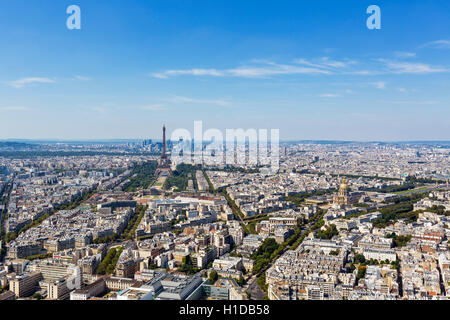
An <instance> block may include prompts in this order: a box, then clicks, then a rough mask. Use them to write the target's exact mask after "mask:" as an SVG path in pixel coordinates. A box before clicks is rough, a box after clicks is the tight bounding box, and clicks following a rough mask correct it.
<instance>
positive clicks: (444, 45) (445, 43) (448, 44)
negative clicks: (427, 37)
mask: <svg viewBox="0 0 450 320" xmlns="http://www.w3.org/2000/svg"><path fill="white" fill-rule="evenodd" d="M421 47H422V48H425V47H430V48H436V49H450V40H436V41H431V42H427V43H425V44H423V45H422V46H421Z"/></svg>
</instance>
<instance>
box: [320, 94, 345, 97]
mask: <svg viewBox="0 0 450 320" xmlns="http://www.w3.org/2000/svg"><path fill="white" fill-rule="evenodd" d="M319 97H321V98H339V97H341V95H340V94H335V93H324V94H320V95H319Z"/></svg>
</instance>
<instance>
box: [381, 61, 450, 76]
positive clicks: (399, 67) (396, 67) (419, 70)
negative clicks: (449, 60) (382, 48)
mask: <svg viewBox="0 0 450 320" xmlns="http://www.w3.org/2000/svg"><path fill="white" fill-rule="evenodd" d="M379 61H380V62H383V63H385V64H386V66H387V67H388V68H389V69H390V71H392V72H393V73H396V74H404V73H406V74H426V73H439V72H448V71H449V70H448V69H446V68H443V67H438V66H432V65H429V64H425V63H410V62H394V61H388V60H384V59H379Z"/></svg>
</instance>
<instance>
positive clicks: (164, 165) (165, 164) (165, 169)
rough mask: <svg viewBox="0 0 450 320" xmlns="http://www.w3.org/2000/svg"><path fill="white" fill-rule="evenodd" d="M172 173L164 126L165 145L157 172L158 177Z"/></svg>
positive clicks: (164, 127)
mask: <svg viewBox="0 0 450 320" xmlns="http://www.w3.org/2000/svg"><path fill="white" fill-rule="evenodd" d="M171 173H172V170H171V169H170V160H169V158H168V157H167V149H166V126H165V125H164V126H163V143H162V153H161V158H160V159H159V162H158V169H157V170H156V173H155V174H156V176H168V175H170V174H171Z"/></svg>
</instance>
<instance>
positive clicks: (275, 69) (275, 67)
mask: <svg viewBox="0 0 450 320" xmlns="http://www.w3.org/2000/svg"><path fill="white" fill-rule="evenodd" d="M396 54H397V56H398V57H404V58H408V57H409V58H410V57H414V56H415V53H412V52H397V53H396ZM374 62H375V63H374ZM380 62H381V63H383V64H384V65H385V67H387V68H384V70H383V68H380V65H379V63H380ZM355 64H358V65H360V66H363V67H361V68H360V69H359V70H358V69H356V68H352V66H353V65H355ZM447 71H449V70H448V69H446V68H444V67H439V66H432V65H429V64H425V63H411V62H401V61H400V62H398V61H391V60H387V59H372V60H370V61H369V62H367V63H365V64H363V63H362V62H357V61H355V60H350V59H342V60H340V61H338V60H333V59H330V58H328V57H321V58H318V59H313V60H306V59H303V58H299V59H295V60H294V61H293V63H289V64H281V63H275V62H271V61H267V60H252V61H251V64H250V65H246V66H241V67H236V68H230V69H222V70H219V69H216V68H211V69H179V70H166V71H163V72H159V73H151V74H149V76H151V77H154V78H159V79H167V78H170V77H173V76H183V75H189V76H210V77H239V78H267V77H271V76H278V75H336V74H344V75H363V76H372V75H381V74H403V73H410V74H427V73H438V72H447Z"/></svg>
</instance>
